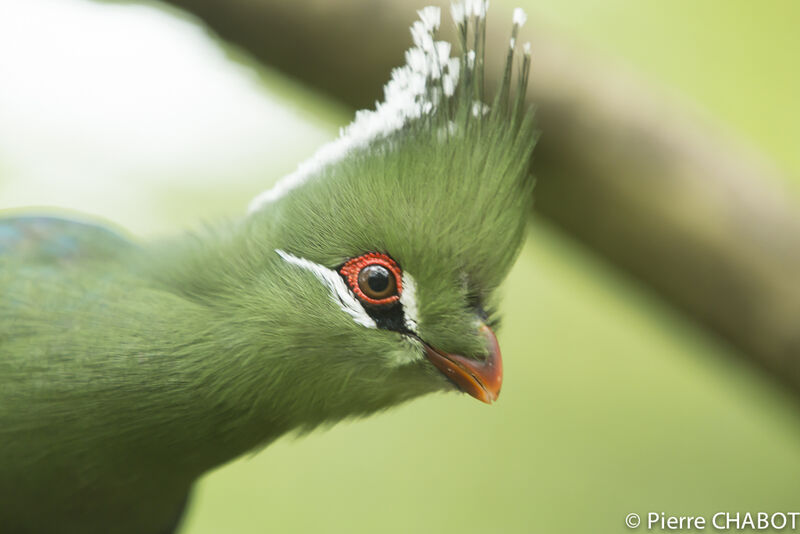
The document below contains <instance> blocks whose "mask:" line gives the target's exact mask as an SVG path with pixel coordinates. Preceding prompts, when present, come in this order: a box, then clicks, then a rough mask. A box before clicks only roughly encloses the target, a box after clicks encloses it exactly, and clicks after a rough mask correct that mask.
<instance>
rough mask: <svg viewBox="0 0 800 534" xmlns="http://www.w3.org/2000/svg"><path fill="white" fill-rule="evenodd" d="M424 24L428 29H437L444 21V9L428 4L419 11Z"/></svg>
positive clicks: (418, 13)
mask: <svg viewBox="0 0 800 534" xmlns="http://www.w3.org/2000/svg"><path fill="white" fill-rule="evenodd" d="M417 15H419V18H420V20H421V21H422V24H423V25H424V26H425V29H426V30H428V31H436V30H438V29H439V25H440V23H441V21H442V10H441V9H439V8H438V7H436V6H428V7H425V8H422V9H420V10H419V11H417Z"/></svg>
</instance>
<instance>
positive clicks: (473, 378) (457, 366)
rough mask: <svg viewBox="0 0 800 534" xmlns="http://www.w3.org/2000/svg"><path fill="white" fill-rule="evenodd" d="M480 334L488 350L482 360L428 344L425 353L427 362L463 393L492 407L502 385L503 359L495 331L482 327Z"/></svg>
mask: <svg viewBox="0 0 800 534" xmlns="http://www.w3.org/2000/svg"><path fill="white" fill-rule="evenodd" d="M481 333H482V334H483V335H484V336H485V337H486V345H487V351H488V354H487V356H486V359H484V360H483V361H480V360H473V359H471V358H466V357H464V356H461V355H459V354H449V353H446V352H443V351H440V350H438V349H435V348H433V347H431V346H430V345H428V344H425V353H426V355H427V357H428V360H430V362H431V363H432V364H433V365H434V366H435V367H436V368H437V369H439V371H441V372H442V374H444V376H446V377H447V378H448V379H449V380H450V381H451V382H453V383H454V384H455V385H456V386H457V387H458V388H459V389H460V390H461V391H463V392H465V393H467V394H469V395H471V396H473V397H475V398H476V399H478V400H479V401H481V402H485V403H486V404H491V403H492V402H494V401H496V400H497V397H498V396H499V395H500V388H501V386H502V385H503V359H502V357H501V355H500V346H499V345H498V343H497V337H496V336H495V335H494V332H492V329H491V328H489V327H488V326H486V325H482V326H481Z"/></svg>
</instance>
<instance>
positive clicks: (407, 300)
mask: <svg viewBox="0 0 800 534" xmlns="http://www.w3.org/2000/svg"><path fill="white" fill-rule="evenodd" d="M400 304H402V305H403V312H404V315H405V323H406V328H408V329H409V330H410V331H411V332H413V333H415V334H416V333H417V320H418V319H417V313H418V311H417V284H416V282H414V278H413V277H412V276H411V275H410V274H408V273H406V272H404V273H403V292H402V293H400Z"/></svg>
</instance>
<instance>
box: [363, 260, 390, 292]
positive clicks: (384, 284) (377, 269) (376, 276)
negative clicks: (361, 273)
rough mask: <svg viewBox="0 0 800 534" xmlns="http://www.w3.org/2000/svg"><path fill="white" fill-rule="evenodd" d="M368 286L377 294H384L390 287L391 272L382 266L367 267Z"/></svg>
mask: <svg viewBox="0 0 800 534" xmlns="http://www.w3.org/2000/svg"><path fill="white" fill-rule="evenodd" d="M366 269H367V272H366V275H367V285H368V286H369V288H370V289H371V290H372V291H374V292H375V293H383V292H384V291H386V288H388V287H389V276H390V274H389V271H388V270H387V269H386V267H381V266H380V265H370V266H369V267H366Z"/></svg>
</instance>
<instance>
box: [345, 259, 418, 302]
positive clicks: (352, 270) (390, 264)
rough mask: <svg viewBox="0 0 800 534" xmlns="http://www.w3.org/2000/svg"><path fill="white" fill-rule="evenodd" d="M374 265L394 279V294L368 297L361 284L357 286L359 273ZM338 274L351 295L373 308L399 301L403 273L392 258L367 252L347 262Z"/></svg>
mask: <svg viewBox="0 0 800 534" xmlns="http://www.w3.org/2000/svg"><path fill="white" fill-rule="evenodd" d="M376 265H377V266H380V267H383V268H385V269H386V270H387V271H389V273H390V274H391V275H392V276H393V277H394V293H393V294H391V295H389V296H388V297H384V298H373V297H370V296H369V295H367V294H366V293H365V292H364V290H363V289H362V288H361V284H359V279H358V278H359V275H360V274H361V271H363V270H364V269H365V268H367V267H371V266H376ZM339 273H340V274H341V275H342V276H344V277H345V279H346V280H347V285H349V286H350V289H352V290H353V293H355V294H356V296H357V297H358V298H359V299H361V300H363V301H364V302H367V303H369V304H373V305H375V306H383V305H386V304H391V303H393V302H397V301H398V300H400V294H401V293H402V292H403V281H402V279H403V273H402V271H401V270H400V267H398V265H397V263H395V261H394V260H393V259H392V258H390V257H389V256H387V255H386V254H381V253H380V252H368V253H366V254H363V255H361V256H358V257H356V258H353V259H351V260H348V262H347V263H345V264H344V265H342V267H341V268H340V269H339Z"/></svg>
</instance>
